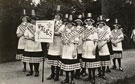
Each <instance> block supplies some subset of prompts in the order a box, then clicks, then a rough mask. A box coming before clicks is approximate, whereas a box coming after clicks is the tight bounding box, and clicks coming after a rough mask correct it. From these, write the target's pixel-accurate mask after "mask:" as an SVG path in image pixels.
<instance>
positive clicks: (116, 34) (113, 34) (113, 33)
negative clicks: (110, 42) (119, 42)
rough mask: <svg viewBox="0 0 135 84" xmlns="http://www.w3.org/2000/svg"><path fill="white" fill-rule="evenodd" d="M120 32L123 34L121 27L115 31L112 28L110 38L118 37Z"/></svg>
mask: <svg viewBox="0 0 135 84" xmlns="http://www.w3.org/2000/svg"><path fill="white" fill-rule="evenodd" d="M122 34H123V32H122V28H121V29H118V31H117V32H116V31H115V29H114V30H112V38H113V39H118V38H119V36H121V35H122Z"/></svg>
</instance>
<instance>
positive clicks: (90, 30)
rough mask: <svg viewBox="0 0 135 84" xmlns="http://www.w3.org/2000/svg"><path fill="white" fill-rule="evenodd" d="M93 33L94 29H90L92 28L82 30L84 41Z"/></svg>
mask: <svg viewBox="0 0 135 84" xmlns="http://www.w3.org/2000/svg"><path fill="white" fill-rule="evenodd" d="M95 32H96V29H95V27H92V28H90V29H88V28H86V29H85V30H84V39H87V38H88V36H90V35H91V34H94V33H95Z"/></svg>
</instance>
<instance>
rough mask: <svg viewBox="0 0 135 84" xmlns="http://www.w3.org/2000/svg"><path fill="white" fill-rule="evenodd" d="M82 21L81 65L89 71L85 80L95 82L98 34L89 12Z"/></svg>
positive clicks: (98, 64) (97, 63) (98, 65)
mask: <svg viewBox="0 0 135 84" xmlns="http://www.w3.org/2000/svg"><path fill="white" fill-rule="evenodd" d="M84 22H85V24H86V25H85V30H84V32H83V53H82V61H83V67H85V68H86V69H88V72H89V76H88V78H86V79H85V81H91V82H92V83H93V84H95V70H96V68H98V67H100V62H99V61H98V60H97V58H96V48H97V41H98V35H97V32H96V28H95V27H94V26H93V23H94V22H95V21H94V20H93V19H92V18H91V13H88V16H87V19H85V21H84Z"/></svg>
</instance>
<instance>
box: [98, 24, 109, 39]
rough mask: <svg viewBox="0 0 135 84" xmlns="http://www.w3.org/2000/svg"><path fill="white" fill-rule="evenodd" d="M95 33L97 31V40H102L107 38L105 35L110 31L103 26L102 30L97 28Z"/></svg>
mask: <svg viewBox="0 0 135 84" xmlns="http://www.w3.org/2000/svg"><path fill="white" fill-rule="evenodd" d="M97 33H98V40H100V41H103V40H108V39H109V38H106V36H107V35H108V34H109V33H110V32H109V29H108V28H106V27H104V30H103V31H99V29H97Z"/></svg>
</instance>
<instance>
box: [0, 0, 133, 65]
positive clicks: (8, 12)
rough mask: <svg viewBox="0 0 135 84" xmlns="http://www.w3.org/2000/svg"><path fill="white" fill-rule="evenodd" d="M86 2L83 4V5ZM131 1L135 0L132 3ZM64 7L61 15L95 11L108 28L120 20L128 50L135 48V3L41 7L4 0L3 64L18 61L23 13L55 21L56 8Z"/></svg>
mask: <svg viewBox="0 0 135 84" xmlns="http://www.w3.org/2000/svg"><path fill="white" fill-rule="evenodd" d="M80 1H82V2H80ZM127 1H133V3H132V4H130V3H127ZM58 4H59V5H61V12H62V13H63V14H65V13H71V11H73V10H75V11H76V13H75V15H76V14H78V13H81V12H84V13H87V12H92V13H93V18H94V19H96V17H97V16H99V15H100V14H103V15H104V16H105V17H106V18H110V19H111V20H110V21H109V22H108V25H109V26H110V27H111V28H113V27H112V25H113V23H114V19H115V18H118V19H119V22H120V24H121V25H122V27H123V30H124V33H125V40H124V41H123V45H124V46H123V47H124V49H130V48H134V44H133V42H132V41H131V40H130V34H131V31H132V29H133V28H134V27H135V3H134V0H97V1H96V2H94V1H93V0H41V3H40V5H38V6H36V7H35V6H34V5H31V0H0V62H5V61H12V60H15V54H16V48H17V42H18V39H17V37H16V28H17V26H18V25H19V24H20V22H21V20H20V17H21V16H22V10H23V9H24V8H25V9H26V11H27V14H28V15H30V14H31V10H32V9H35V11H36V15H37V16H38V17H39V19H52V18H53V13H54V12H55V11H56V6H57V5H58Z"/></svg>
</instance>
